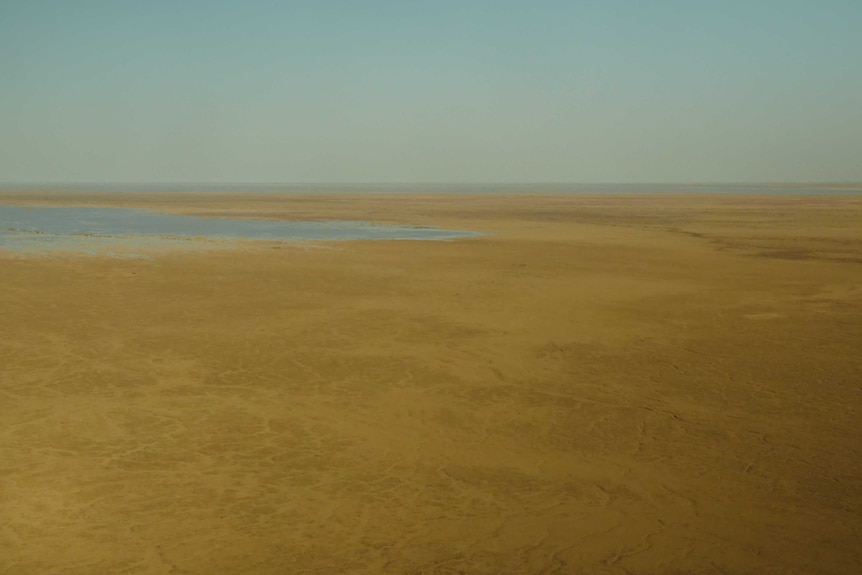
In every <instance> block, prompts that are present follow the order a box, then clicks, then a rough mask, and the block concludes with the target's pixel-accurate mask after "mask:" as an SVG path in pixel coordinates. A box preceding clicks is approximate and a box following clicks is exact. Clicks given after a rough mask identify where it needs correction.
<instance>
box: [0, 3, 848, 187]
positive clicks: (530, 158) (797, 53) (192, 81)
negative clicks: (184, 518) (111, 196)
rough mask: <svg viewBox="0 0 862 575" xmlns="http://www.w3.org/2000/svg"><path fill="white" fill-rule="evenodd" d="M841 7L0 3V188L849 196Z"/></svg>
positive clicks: (845, 14) (844, 6)
mask: <svg viewBox="0 0 862 575" xmlns="http://www.w3.org/2000/svg"><path fill="white" fill-rule="evenodd" d="M860 30H862V1H860V0H809V1H797V0H745V1H741V0H740V1H738V0H712V1H708V0H703V1H695V0H652V1H645V0H595V1H578V0H568V1H556V0H523V1H510V0H496V1H493V0H473V1H470V0H460V1H450V0H435V1H433V2H432V1H423V2H419V1H411V0H398V1H395V0H392V1H389V0H366V1H359V0H353V1H348V0H313V1H289V0H284V1H281V2H277V1H264V0H246V1H228V0H206V1H203V0H201V1H190V0H189V1H184V0H172V1H164V0H148V1H142V0H136V1H134V2H133V1H128V0H109V1H108V0H103V1H99V0H92V1H90V0H69V1H64V2H57V1H55V0H51V1H47V0H0V182H7V183H10V182H11V183H19V182H33V183H36V182H39V183H54V182H57V183H60V182H62V183H74V182H80V183H83V182H92V183H108V182H116V183H119V182H127V183H144V182H153V183H158V182H163V183H166V182H212V183H228V182H248V183H252V182H256V183H274V182H284V183H341V182H379V183H385V182H389V183H397V182H464V183H470V182H500V183H528V182H608V183H610V182H614V183H616V182H683V183H687V182H847V181H862V32H860Z"/></svg>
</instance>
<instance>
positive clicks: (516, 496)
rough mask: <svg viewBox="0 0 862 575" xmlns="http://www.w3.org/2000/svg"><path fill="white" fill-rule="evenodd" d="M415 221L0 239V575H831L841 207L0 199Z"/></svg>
mask: <svg viewBox="0 0 862 575" xmlns="http://www.w3.org/2000/svg"><path fill="white" fill-rule="evenodd" d="M0 201H3V202H6V203H15V204H25V203H44V204H51V203H55V204H59V203H62V204H74V205H124V206H139V207H152V208H156V209H166V210H173V211H179V212H183V213H190V214H207V215H211V216H224V215H243V216H246V217H263V218H287V219H330V218H347V219H368V220H376V221H384V222H398V223H406V224H418V225H436V226H440V227H451V228H456V229H469V230H478V231H484V232H487V233H488V234H490V235H488V236H485V237H479V238H469V239H461V240H456V241H447V242H418V241H390V242H332V243H317V244H312V243H309V244H294V245H279V244H269V243H263V244H251V243H250V244H247V245H242V246H240V247H238V248H234V249H212V250H205V251H201V250H189V251H182V250H173V251H159V252H153V253H152V254H150V255H151V257H150V258H149V259H111V258H107V257H96V256H68V255H66V256H57V257H51V258H47V257H34V256H22V255H21V254H15V253H10V252H6V253H0V325H2V332H0V518H2V519H0V573H2V574H4V575H19V574H20V575H33V574H41V573H52V574H115V573H129V574H139V573H145V574H163V573H177V574H201V575H213V574H236V573H249V574H289V573H315V574H316V573H320V574H334V573H369V574H370V573H390V574H414V573H415V574H418V573H428V574H431V573H464V574H480V573H481V574H484V573H488V574H491V573H494V574H503V573H597V574H598V573H601V574H604V573H607V574H626V573H632V574H655V575H659V574H667V575H678V574H682V573H730V574H754V573H757V574H782V575H786V574H791V573H798V574H818V573H830V574H848V575H850V574H853V575H857V574H858V573H860V572H862V545H860V541H862V425H860V419H862V197H860V196H843V197H842V196H820V197H788V196H721V197H719V196H706V195H701V196H658V195H649V196H608V197H598V196H585V195H560V196H501V195H475V196H455V195H438V196H406V195H404V196H399V195H394V194H392V195H366V194H354V195H342V196H337V195H326V196H300V195H293V196H278V195H259V196H248V197H243V196H231V195H227V194H215V195H203V194H183V195H171V194H151V195H134V194H121V195H111V194H91V195H71V194H62V195H57V196H52V195H51V194H38V193H36V192H30V193H28V194H26V195H16V194H13V193H6V194H5V195H3V196H0Z"/></svg>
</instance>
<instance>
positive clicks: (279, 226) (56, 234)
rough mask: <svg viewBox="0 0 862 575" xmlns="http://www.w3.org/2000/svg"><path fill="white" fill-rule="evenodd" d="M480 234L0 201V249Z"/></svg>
mask: <svg viewBox="0 0 862 575" xmlns="http://www.w3.org/2000/svg"><path fill="white" fill-rule="evenodd" d="M475 235H478V234H477V233H475V232H465V231H455V230H442V229H437V228H424V227H408V226H390V225H377V224H372V223H369V222H359V221H331V222H290V221H272V220H241V219H228V218H218V219H217V218H202V217H196V216H182V215H173V214H164V213H160V212H153V211H149V210H140V209H129V208H89V207H87V208H82V207H21V206H4V205H0V249H7V250H15V251H24V252H52V251H73V252H88V253H103V252H112V251H122V252H129V251H130V250H131V251H133V250H134V248H135V247H157V246H170V245H173V244H177V243H178V242H188V241H190V240H193V239H199V240H209V241H230V240H240V239H245V240H268V241H300V240H446V239H453V238H461V237H468V236H475Z"/></svg>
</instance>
